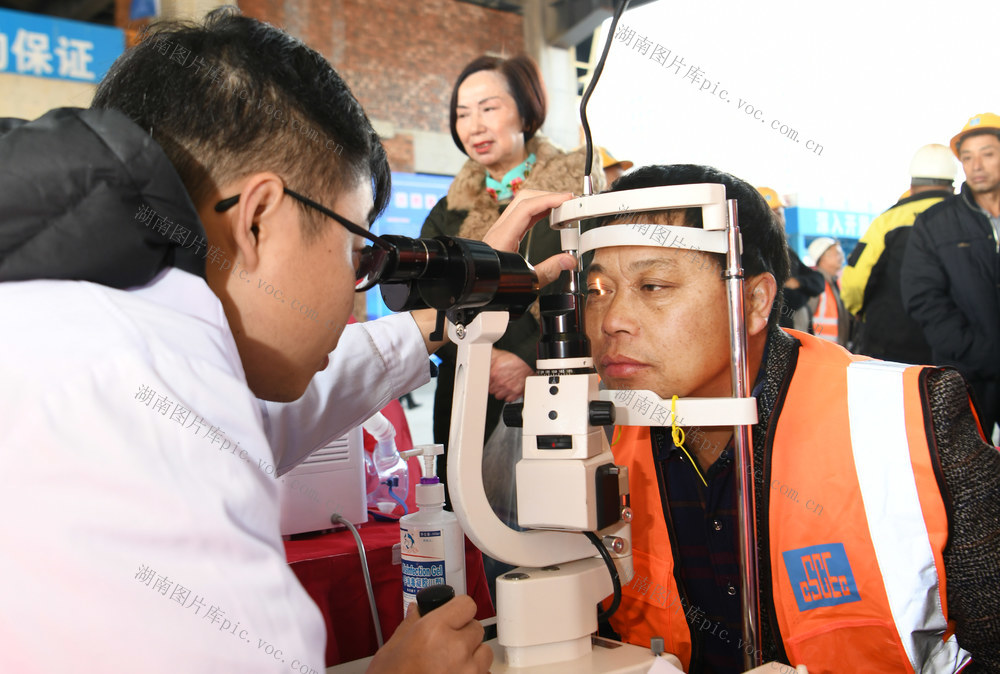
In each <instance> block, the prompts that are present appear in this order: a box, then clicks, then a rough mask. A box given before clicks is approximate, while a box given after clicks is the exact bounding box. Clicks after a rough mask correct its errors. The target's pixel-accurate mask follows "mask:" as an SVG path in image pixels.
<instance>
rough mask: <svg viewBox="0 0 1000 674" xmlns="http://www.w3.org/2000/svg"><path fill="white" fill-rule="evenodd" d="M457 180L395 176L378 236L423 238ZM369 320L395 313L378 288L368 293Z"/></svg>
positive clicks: (377, 225) (377, 224) (376, 227)
mask: <svg viewBox="0 0 1000 674" xmlns="http://www.w3.org/2000/svg"><path fill="white" fill-rule="evenodd" d="M452 180H454V178H451V177H450V176H432V175H426V174H422V173H393V174H392V196H391V197H390V198H389V205H388V206H387V207H386V209H385V212H384V213H382V217H380V218H379V219H378V220H376V221H375V223H374V224H373V225H372V232H374V233H375V234H399V235H400V236H408V237H410V238H411V239H416V238H419V237H420V228H421V227H423V225H424V220H426V219H427V215H428V214H429V213H430V212H431V209H432V208H434V204H436V203H437V202H438V201H439V200H440V199H441V198H442V197H444V196H445V195H446V194H448V186H449V185H451V181H452ZM367 302H368V318H369V319H372V318H378V317H379V316H387V315H388V314H391V313H392V312H391V311H389V308H388V307H387V306H385V302H383V301H382V294H381V293H380V292H379V289H378V287H375V288H372V289H371V290H369V291H368V293H367Z"/></svg>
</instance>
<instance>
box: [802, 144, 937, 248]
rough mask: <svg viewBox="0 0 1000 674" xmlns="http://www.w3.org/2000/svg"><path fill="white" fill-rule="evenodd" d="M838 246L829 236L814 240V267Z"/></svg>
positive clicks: (811, 246)
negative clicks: (826, 253)
mask: <svg viewBox="0 0 1000 674" xmlns="http://www.w3.org/2000/svg"><path fill="white" fill-rule="evenodd" d="M945 149H947V148H945ZM836 245H838V241H837V240H836V239H831V238H830V237H828V236H821V237H819V238H818V239H813V241H812V243H810V244H809V248H807V249H806V252H807V254H808V257H810V258H812V266H813V267H815V266H816V265H818V264H819V259H820V258H821V257H823V253H825V252H826V251H828V250H830V249H831V248H833V247H834V246H836Z"/></svg>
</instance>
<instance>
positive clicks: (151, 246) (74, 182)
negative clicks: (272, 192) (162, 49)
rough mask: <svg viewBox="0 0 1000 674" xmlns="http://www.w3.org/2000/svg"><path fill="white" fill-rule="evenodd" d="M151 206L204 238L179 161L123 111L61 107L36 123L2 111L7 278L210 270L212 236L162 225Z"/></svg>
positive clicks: (0, 209) (142, 277) (0, 252)
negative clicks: (183, 233)
mask: <svg viewBox="0 0 1000 674" xmlns="http://www.w3.org/2000/svg"><path fill="white" fill-rule="evenodd" d="M149 209H152V211H153V212H155V214H156V215H157V216H160V217H161V218H166V219H168V220H167V221H170V222H172V223H176V225H179V226H181V227H183V228H186V230H187V231H188V232H190V233H191V237H190V241H194V240H198V239H196V238H195V237H198V238H199V239H200V240H201V241H202V242H203V241H204V239H203V238H201V237H204V236H205V230H204V227H203V226H202V224H201V221H200V220H199V218H198V213H197V211H196V210H195V207H194V205H193V204H192V203H191V199H190V197H189V196H188V193H187V190H186V189H185V188H184V183H182V182H181V179H180V177H179V176H178V175H177V172H176V171H175V170H174V167H173V165H172V164H171V163H170V161H169V160H168V159H167V156H166V155H165V154H164V152H163V150H162V149H161V148H160V146H159V145H157V144H156V142H155V141H154V140H153V139H152V138H151V137H150V135H149V134H148V133H146V132H145V131H143V130H142V129H140V128H139V127H138V126H136V125H135V124H134V123H133V122H132V121H131V120H129V119H128V118H126V117H125V116H124V115H122V114H121V113H119V112H117V111H114V110H83V109H79V108H58V109H55V110H51V111H49V112H47V113H46V114H45V115H43V116H42V117H39V118H38V119H36V120H34V121H31V122H25V121H23V120H16V119H0V281H25V280H31V279H65V280H77V281H92V282H94V283H100V284H102V285H106V286H111V287H114V288H128V287H132V286H137V285H144V284H146V283H148V282H149V281H150V280H152V278H153V277H154V276H156V274H157V273H159V272H160V271H161V270H162V269H163V268H164V267H171V266H172V267H177V268H178V269H182V270H184V271H187V272H190V273H192V274H196V275H198V276H200V277H202V278H204V277H205V261H204V252H203V251H204V248H205V246H204V244H203V243H202V245H201V246H200V247H195V246H191V244H190V242H189V243H188V244H187V245H188V247H185V246H184V245H183V244H182V243H180V242H178V241H174V240H171V238H170V237H169V236H165V235H163V234H160V233H157V231H155V228H154V227H152V226H151V223H152V221H153V218H144V217H143V216H140V213H143V214H147V213H149ZM141 218H142V219H141ZM143 219H147V220H148V221H143ZM178 238H179V237H178Z"/></svg>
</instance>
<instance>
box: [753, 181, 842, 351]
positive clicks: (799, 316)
mask: <svg viewBox="0 0 1000 674" xmlns="http://www.w3.org/2000/svg"><path fill="white" fill-rule="evenodd" d="M757 191H758V192H760V195H761V196H762V197H764V201H766V202H767V205H768V206H770V207H771V213H772V214H773V215H774V219H775V220H777V222H778V223H779V224H780V225H781V231H785V206H784V203H782V201H781V197H779V196H778V193H777V192H775V191H774V190H773V189H771V188H770V187H758V188H757ZM786 241H787V239H786ZM786 248H788V261H789V262H790V263H791V273H790V274H789V275H788V280H786V281H785V286H784V288H782V296H783V298H784V304H783V305H782V307H781V311H780V313H779V318H778V323H779V325H781V327H783V328H794V329H796V330H801V331H802V332H809V333H811V332H812V331H813V325H812V314H811V313H810V312H809V307H808V306H806V305H807V303H808V302H809V300H810V299H811V298H813V297H818V296H819V295H820V294H821V293H822V292H823V289H824V288H825V287H826V282H825V281H824V280H823V275H822V274H821V273H819V272H818V271H816V270H815V269H810V268H809V266H808V265H806V264H804V263H803V262H802V260H801V259H800V258H799V256H798V253H796V252H795V250H794V249H793V248H792V247H791V246H790V245H786Z"/></svg>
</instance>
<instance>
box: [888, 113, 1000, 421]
mask: <svg viewBox="0 0 1000 674" xmlns="http://www.w3.org/2000/svg"><path fill="white" fill-rule="evenodd" d="M951 149H952V151H953V152H954V153H955V156H956V157H958V159H959V161H961V162H962V168H963V169H964V171H965V183H964V184H963V185H962V189H961V192H960V193H959V194H957V195H955V196H952V197H949V198H947V199H945V200H944V201H942V202H941V203H939V204H935V205H934V206H931V207H930V208H928V209H927V210H926V211H924V212H923V213H921V214H920V215H919V216H917V219H916V221H915V222H914V223H913V233H912V234H911V236H910V240H909V241H908V242H907V246H906V254H905V256H904V258H903V271H902V280H903V284H902V286H903V287H902V290H903V301H904V302H905V303H906V310H907V312H909V314H910V316H911V317H912V318H914V319H915V320H916V321H917V323H919V324H920V325H921V326H923V329H924V336H925V337H926V338H927V343H928V344H930V347H931V352H932V355H933V359H932V362H933V363H934V364H935V365H950V366H952V367H955V368H956V369H957V370H958V371H959V372H961V373H962V374H963V375H964V376H965V378H966V379H967V380H968V382H969V384H970V385H971V386H972V388H973V390H974V391H975V393H976V409H977V410H978V411H979V419H980V420H981V421H982V422H983V428H985V429H986V433H987V435H988V436H992V434H993V424H994V423H995V422H996V421H998V420H1000V116H998V115H995V114H992V113H984V114H981V115H976V116H975V117H973V118H971V119H970V120H969V121H968V123H967V124H966V125H965V127H964V128H963V129H962V130H961V131H959V132H958V134H956V135H955V137H954V138H952V139H951Z"/></svg>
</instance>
